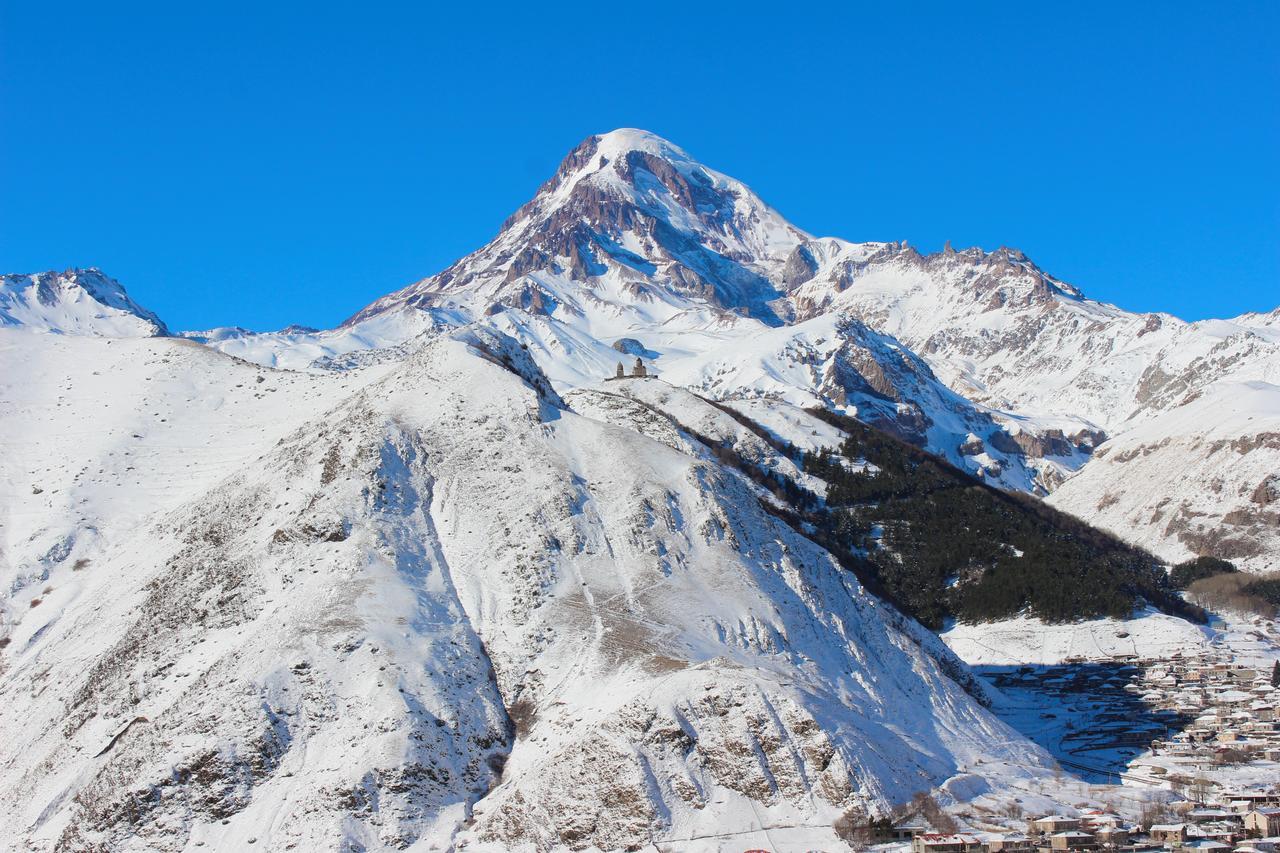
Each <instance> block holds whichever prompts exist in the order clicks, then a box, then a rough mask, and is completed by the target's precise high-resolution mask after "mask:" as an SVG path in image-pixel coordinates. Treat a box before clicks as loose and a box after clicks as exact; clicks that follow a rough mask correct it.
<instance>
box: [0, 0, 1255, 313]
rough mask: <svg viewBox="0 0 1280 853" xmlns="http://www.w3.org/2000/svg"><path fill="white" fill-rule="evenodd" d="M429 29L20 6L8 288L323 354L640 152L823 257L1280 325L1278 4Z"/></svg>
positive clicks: (577, 9)
mask: <svg viewBox="0 0 1280 853" xmlns="http://www.w3.org/2000/svg"><path fill="white" fill-rule="evenodd" d="M427 6H428V4H420V3H415V4H404V5H403V6H396V5H393V4H381V3H367V4H343V5H327V4H325V3H308V4H301V3H298V4H291V3H253V4H248V3H246V4H236V3H217V4H159V3H155V4H138V3H130V2H113V3H110V4H107V3H101V4H75V3H57V2H45V3H35V2H9V3H4V4H0V117H2V118H3V127H4V130H3V133H0V199H3V201H2V202H0V269H2V270H3V271H12V272H30V271H35V270H41V269H50V268H59V269H60V268H65V267H68V266H91V265H92V266H99V267H102V268H103V269H104V270H106V271H107V272H108V273H110V274H111V275H114V276H115V277H116V278H118V279H120V280H121V281H122V282H123V283H124V284H125V286H126V287H127V288H128V289H129V291H130V292H131V293H132V294H133V295H134V296H135V298H137V299H138V300H139V301H141V302H143V303H144V304H146V305H147V306H149V307H151V308H153V309H154V310H156V311H158V312H159V313H160V314H161V316H163V317H164V318H165V319H166V320H167V321H168V322H169V324H170V325H171V326H173V327H175V328H204V327H210V326H215V325H230V324H239V325H244V326H247V327H249V328H257V329H267V328H278V327H280V326H283V325H285V324H288V323H293V322H298V323H305V324H309V325H314V326H330V325H333V324H335V323H337V322H339V321H341V320H342V319H344V318H345V317H347V316H348V315H350V314H351V313H353V312H354V311H356V310H357V309H358V308H360V307H362V306H363V305H364V304H365V303H367V302H369V301H370V300H372V299H374V298H375V297H377V296H379V295H381V294H383V293H385V292H387V291H390V290H393V289H395V288H398V287H400V286H402V285H404V284H407V283H409V282H411V281H413V280H416V279H418V278H422V277H424V276H426V275H428V274H430V273H433V272H436V271H438V270H439V269H441V268H443V267H444V266H446V265H447V264H448V263H449V262H450V261H452V260H453V259H455V258H457V257H459V256H461V255H464V254H466V253H468V252H470V251H472V250H473V249H475V248H477V247H479V246H480V245H482V244H483V243H484V242H486V241H487V240H488V239H490V238H491V237H492V236H493V235H494V234H495V233H496V231H497V228H498V226H499V224H500V223H501V222H502V220H503V219H504V218H506V216H507V215H508V214H509V213H510V212H511V211H512V210H514V209H515V208H516V207H517V206H518V205H519V204H521V203H522V202H523V201H525V200H526V199H527V198H528V197H529V196H531V195H532V193H533V192H534V190H535V189H536V187H537V186H538V185H539V184H540V183H541V182H542V181H543V180H544V179H545V178H546V177H548V176H549V175H550V174H551V172H552V171H553V170H554V168H555V166H556V165H557V163H558V162H559V160H560V159H561V158H562V157H563V156H564V154H565V153H567V152H568V150H569V149H570V148H571V147H573V145H574V144H576V143H577V142H578V141H579V140H581V139H582V138H583V137H585V136H587V135H589V134H591V133H596V132H603V131H606V130H610V129H612V128H615V127H622V126H632V127H642V128H646V129H648V130H652V131H654V132H656V133H659V134H661V135H663V136H665V137H667V138H669V139H671V140H672V141H674V142H676V143H678V144H680V145H681V146H683V147H684V148H685V149H687V150H688V151H689V152H690V153H691V154H693V155H694V156H695V157H697V158H698V159H700V160H702V161H703V162H704V163H706V164H707V165H709V166H711V167H713V168H716V169H719V170H720V171H723V172H727V173H728V174H731V175H733V176H735V177H737V178H739V179H741V180H743V181H745V182H746V183H748V184H750V185H751V186H752V187H753V188H754V189H755V190H756V191H757V192H758V193H760V195H761V196H763V197H764V198H765V200H766V201H768V202H769V203H771V204H772V205H773V206H774V207H776V208H777V209H778V210H779V211H781V212H782V213H783V215H785V216H786V217H787V218H789V219H790V220H791V221H793V222H794V223H795V224H797V225H798V226H800V227H801V228H804V229H806V230H808V231H810V232H813V233H815V234H819V235H834V236H840V237H845V238H847V239H851V240H898V239H905V240H908V241H910V242H912V243H913V244H915V245H917V246H919V247H921V248H922V249H925V250H937V249H939V248H941V246H942V244H943V242H944V241H945V240H948V239H950V240H951V241H952V243H953V244H954V245H955V246H957V247H963V246H968V245H980V246H983V247H985V248H988V249H993V248H995V247H997V246H999V245H1002V244H1004V245H1010V246H1017V247H1019V248H1021V249H1023V250H1024V251H1026V252H1027V254H1028V255H1029V256H1031V257H1032V258H1033V259H1034V260H1035V261H1036V262H1037V263H1039V264H1040V265H1041V266H1042V267H1044V268H1045V269H1047V270H1049V271H1050V272H1051V273H1053V274H1055V275H1057V276H1059V277H1061V278H1064V279H1066V280H1068V281H1070V282H1072V283H1074V284H1076V285H1078V286H1080V287H1082V288H1083V289H1084V290H1085V292H1086V293H1087V294H1089V295H1091V296H1093V297H1095V298H1099V299H1104V300H1107V301H1111V302H1115V303H1117V304H1119V305H1121V306H1123V307H1126V308H1130V309H1134V310H1167V311H1170V312H1172V313H1175V314H1178V315H1179V316H1183V317H1186V318H1188V319H1197V318H1201V317H1206V316H1225V315H1234V314H1238V313H1240V312H1243V311H1247V310H1269V309H1270V308H1273V307H1275V306H1276V305H1277V304H1280V50H1277V49H1276V44H1277V42H1278V41H1280V3H1276V2H1255V3H1250V2H1233V3H1223V4H1205V3H1194V4H1193V3H1178V2H1166V3H1129V4H1113V3H1097V4H1090V3H1072V4H1060V5H1057V6H1056V7H1054V8H1050V4H1026V3H1017V4H1014V3H1011V4H1007V5H1001V4H951V3H936V4H934V3H910V4H898V3H893V4H889V3H885V4H883V5H880V6H872V5H855V4H845V3H841V4H832V5H830V6H823V5H804V4H791V5H787V6H785V7H781V6H778V5H776V4H762V5H759V6H750V5H747V4H742V3H725V4H702V5H700V6H699V7H698V8H697V9H690V8H688V7H687V4H677V3H670V4H668V3H662V2H646V3H643V4H627V3H615V4H558V5H556V6H555V7H554V8H553V7H551V6H550V5H547V6H545V7H543V5H542V4H519V5H513V6H512V7H511V8H509V9H502V8H500V7H497V6H495V5H493V4H481V3H474V4H460V5H456V6H455V7H454V8H451V9H448V10H443V9H432V8H427ZM962 7H963V8H962ZM1032 7H1036V8H1032ZM1121 7H1123V8H1121Z"/></svg>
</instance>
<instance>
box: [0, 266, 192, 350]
mask: <svg viewBox="0 0 1280 853" xmlns="http://www.w3.org/2000/svg"><path fill="white" fill-rule="evenodd" d="M12 326H20V327H23V328H27V329H34V330H38V331H42V332H50V333H53V334H69V335H97V336H99V337H106V338H136V337H148V336H152V335H165V334H168V332H167V330H166V329H165V326H164V323H162V322H160V318H159V317H157V316H156V315H155V314H152V313H151V312H150V311H148V310H146V309H145V308H143V307H142V306H140V305H138V303H136V302H134V301H133V300H132V299H131V298H130V297H129V295H128V294H127V293H125V291H124V287H123V286H122V285H121V284H120V282H118V281H116V280H115V279H112V278H108V277H107V276H105V275H103V274H102V272H101V271H100V270H97V269H92V268H91V269H85V270H68V271H67V272H63V273H56V272H44V273H37V274H34V275H0V328H4V327H12Z"/></svg>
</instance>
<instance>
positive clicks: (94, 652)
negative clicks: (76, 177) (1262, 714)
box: [0, 327, 1046, 850]
mask: <svg viewBox="0 0 1280 853" xmlns="http://www.w3.org/2000/svg"><path fill="white" fill-rule="evenodd" d="M3 343H5V344H6V345H7V346H8V347H9V349H7V350H5V351H4V353H5V354H4V357H5V360H6V363H7V364H10V365H14V366H16V369H17V370H20V371H21V372H22V374H23V381H14V382H12V384H11V385H9V386H7V387H6V392H5V395H4V396H3V397H2V398H0V399H4V400H5V401H6V403H9V401H10V400H12V401H13V403H12V404H11V405H7V406H6V408H5V409H4V410H3V411H2V412H0V418H2V419H3V424H2V426H3V428H4V429H5V430H6V434H8V433H9V432H10V431H11V430H13V431H17V433H18V434H20V435H21V436H22V441H23V442H24V445H23V448H22V453H21V455H20V458H19V459H16V460H15V459H13V458H8V459H7V464H9V465H11V466H14V468H15V469H17V470H16V473H15V475H14V477H13V478H10V477H8V476H6V477H5V478H4V482H5V483H6V488H8V489H9V490H10V491H9V492H8V493H6V494H5V495H4V496H3V498H4V505H5V506H7V507H10V508H11V509H12V508H15V507H23V502H24V501H25V499H26V498H27V497H28V496H29V492H30V491H31V490H32V487H35V488H40V489H41V490H42V491H41V493H40V494H39V495H36V497H37V498H40V499H45V500H50V501H54V502H56V505H53V506H44V505H43V504H41V503H37V505H36V506H35V507H34V508H33V509H32V510H31V511H26V510H24V511H21V512H16V513H14V512H11V513H10V514H9V515H7V516H6V519H5V527H6V531H5V532H6V538H5V552H4V553H5V556H6V564H5V565H4V567H3V571H4V582H5V585H6V588H8V589H10V590H12V592H11V593H10V595H9V596H8V597H7V598H6V599H5V601H4V610H3V617H2V619H3V621H2V623H0V624H2V625H3V627H2V628H0V632H3V633H2V634H0V636H3V637H4V638H5V639H6V641H7V642H6V643H5V644H4V648H3V649H0V742H3V743H6V744H13V743H18V742H21V743H22V744H23V748H22V749H21V750H18V751H12V750H5V752H4V754H3V757H2V760H0V804H2V805H0V809H2V810H3V812H4V813H5V814H7V815H10V816H11V819H9V820H7V821H5V822H3V826H2V827H0V846H12V847H19V848H22V849H35V850H44V849H55V848H59V849H78V848H81V847H85V846H89V845H91V844H104V845H107V846H108V847H109V848H110V849H118V850H142V849H146V850H170V849H174V850H176V849H183V848H185V847H186V846H188V845H190V844H195V843H204V844H206V845H208V846H209V847H211V848H212V849H244V848H245V847H246V846H248V845H249V844H250V843H254V844H261V845H262V848H261V849H284V848H286V847H289V846H290V845H294V846H295V847H297V848H299V849H329V848H334V847H337V846H340V845H343V844H346V845H356V846H363V847H364V848H365V849H371V850H373V849H392V848H399V847H403V846H405V845H414V844H417V845H418V846H419V847H420V848H421V849H431V848H434V847H440V846H445V845H447V844H448V843H450V841H451V840H452V841H455V842H458V843H460V842H462V841H463V840H466V841H468V842H469V849H494V850H505V849H512V848H514V847H518V846H520V845H530V846H533V847H536V848H538V849H549V848H552V847H556V846H559V845H567V846H571V847H574V848H580V847H583V846H587V845H592V844H594V845H596V846H598V847H600V848H602V849H613V848H617V847H623V846H628V845H641V844H644V843H647V842H648V841H650V840H651V839H672V840H677V839H679V840H682V842H681V843H682V846H683V847H684V849H716V847H718V842H716V841H715V840H714V838H713V836H715V835H716V834H717V833H719V832H722V831H723V830H724V829H725V827H730V826H734V827H742V826H748V825H750V822H751V821H755V822H759V821H767V822H769V823H770V824H772V825H775V826H776V825H785V824H795V825H799V826H802V827H803V826H810V827H814V828H813V829H806V830H803V832H804V833H805V835H804V837H805V838H806V839H811V838H813V837H814V836H813V833H818V835H819V837H826V838H827V839H828V840H829V841H832V840H833V838H832V836H831V835H830V830H829V829H828V827H830V825H831V821H832V820H833V819H834V817H835V816H837V815H838V814H839V813H840V812H841V811H842V810H843V809H845V808H847V807H849V806H851V805H855V804H860V805H869V806H879V807H883V806H885V805H887V804H888V803H890V802H895V801H900V800H902V799H905V798H907V797H909V796H910V795H911V794H912V793H913V792H914V791H916V790H919V789H922V788H927V787H930V786H932V785H935V784H938V783H941V782H944V781H945V780H946V779H947V778H949V777H951V776H954V775H956V774H958V773H960V772H962V771H967V772H971V773H977V774H979V775H982V774H989V775H990V777H991V781H992V784H996V783H997V782H999V780H1001V779H1007V778H1019V777H1020V776H1026V775H1028V774H1030V775H1035V774H1037V773H1041V772H1042V771H1039V770H1037V769H1036V768H1037V767H1038V766H1039V767H1043V766H1044V765H1045V763H1046V758H1045V756H1044V754H1043V753H1042V752H1040V751H1039V750H1038V749H1037V748H1035V747H1034V746H1032V745H1031V744H1029V743H1028V742H1026V741H1025V740H1023V739H1021V738H1020V737H1019V736H1017V735H1016V734H1015V733H1014V732H1012V731H1011V730H1010V729H1008V728H1007V727H1005V726H1004V725H1003V724H1002V723H1000V722H999V721H998V720H996V719H995V718H994V717H992V716H991V715H990V714H989V713H988V712H987V711H986V710H985V709H983V707H982V706H981V705H980V704H978V703H977V702H976V701H975V699H974V697H973V695H971V694H970V693H969V692H966V690H965V689H963V688H962V687H961V686H960V685H958V684H957V683H956V681H954V680H953V677H959V678H961V679H963V680H966V681H967V680H968V676H967V674H966V673H965V670H964V668H963V665H961V664H959V662H958V661H957V660H956V659H955V658H954V657H952V656H951V654H950V653H949V652H948V651H947V650H946V648H945V646H943V645H942V644H941V643H940V641H938V640H937V638H936V637H933V636H932V635H930V634H929V633H928V632H926V631H924V630H922V629H921V628H920V627H919V626H918V625H915V624H914V623H910V622H908V621H906V620H904V619H903V618H902V617H901V616H899V615H898V614H897V613H896V612H895V611H892V610H890V609H889V608H887V607H885V606H884V605H883V604H881V603H880V602H879V601H878V600H877V599H875V598H874V597H873V596H871V595H869V594H868V593H867V592H866V591H865V590H863V589H861V588H860V587H859V586H858V584H857V583H856V581H855V580H854V579H853V578H852V577H851V576H850V575H848V574H847V573H845V572H843V571H842V570H840V569H839V567H838V566H837V565H836V564H835V562H834V560H833V559H832V558H831V557H830V556H829V555H827V554H826V553H825V552H823V551H822V550H821V549H819V548H818V547H817V546H815V545H814V544H813V543H811V542H810V541H809V540H807V539H805V538H803V537H801V536H799V535H797V534H796V533H795V532H793V531H792V530H791V529H790V528H788V527H787V526H785V525H784V524H782V523H781V522H780V521H778V520H777V519H776V518H774V517H773V516H772V515H770V514H768V513H767V512H765V511H764V510H763V509H762V507H761V504H760V502H759V500H758V498H757V496H756V494H755V493H754V492H753V490H752V487H751V486H750V485H749V484H748V483H747V482H746V481H744V480H743V479H741V478H740V477H739V476H738V475H737V474H735V473H733V472H731V471H729V470H727V469H724V468H721V467H720V466H719V465H717V464H716V463H715V462H714V461H712V460H711V459H710V458H708V456H707V454H706V453H705V448H701V447H700V445H698V444H697V442H696V441H694V440H692V439H691V438H690V436H689V435H688V434H683V435H682V434H681V433H680V431H679V429H678V428H677V427H675V426H674V424H676V423H689V424H691V425H695V426H696V428H697V429H698V430H699V431H700V432H701V431H702V430H708V431H716V430H719V431H722V432H723V434H724V435H730V434H733V435H736V436H737V437H736V439H735V440H737V441H739V442H740V443H741V444H742V446H743V447H744V448H746V447H747V446H748V444H750V442H751V441H753V440H754V441H756V442H757V443H758V445H759V446H758V448H757V449H758V450H759V452H760V453H762V454H767V453H769V452H770V451H769V450H768V449H767V445H763V443H760V442H759V440H758V439H756V438H754V436H753V435H751V434H750V431H748V430H744V428H743V427H742V426H741V425H740V424H738V423H737V422H736V421H735V420H734V419H732V418H729V417H727V416H726V415H725V414H724V413H723V412H721V411H720V410H718V409H715V408H714V407H711V406H709V405H708V404H706V403H705V402H702V401H700V400H698V399H697V398H696V397H693V396H692V395H689V394H687V393H686V392H683V391H680V390H679V389H675V388H671V387H670V386H667V385H665V384H664V383H662V382H661V380H656V379H649V380H625V381H624V382H623V383H617V385H618V386H619V387H618V388H616V389H615V388H612V387H609V388H608V390H607V393H608V394H613V393H614V391H615V390H621V386H625V385H630V386H633V387H630V388H628V389H627V391H626V393H625V394H624V396H626V397H628V398H629V399H631V400H634V401H635V403H636V405H637V406H639V407H641V408H633V409H631V410H623V411H620V412H615V413H614V414H613V415H612V416H610V417H608V418H605V420H601V419H598V418H596V417H591V416H588V415H587V414H582V413H578V412H575V411H572V410H571V409H570V408H568V407H567V404H566V403H565V401H563V400H562V399H561V398H560V397H559V395H557V394H556V392H555V391H553V390H552V388H551V386H550V384H549V383H548V382H547V380H546V379H545V377H544V376H543V375H542V374H541V372H540V371H539V370H538V368H537V367H536V365H535V364H534V363H533V361H532V360H531V359H530V358H529V356H528V354H527V352H526V351H525V350H523V349H522V348H521V347H520V346H519V345H518V344H517V343H516V342H514V341H513V340H511V339H509V338H506V337H502V336H499V335H497V334H495V333H493V332H492V331H490V330H488V329H486V328H484V327H468V328H464V329H462V330H460V331H458V332H455V333H452V334H448V335H445V336H441V337H436V338H434V339H432V340H430V341H429V342H426V343H425V344H424V345H423V346H422V347H419V348H415V350H414V352H412V353H411V354H409V355H408V356H407V357H406V358H405V359H403V360H401V361H399V362H391V363H384V364H380V365H377V366H375V367H370V368H363V369H353V370H349V371H344V372H322V373H316V374H298V373H287V372H280V371H271V370H263V369H261V368H259V367H257V366H254V365H250V364H247V363H245V362H242V361H237V360H232V359H229V358H226V357H225V356H223V355H220V354H218V353H216V352H213V351H211V350H209V349H207V348H202V347H199V346H196V345H194V344H192V343H189V342H186V341H183V340H175V339H155V340H130V341H118V340H117V341H105V340H100V339H94V338H70V337H49V336H41V335H38V334H34V333H30V332H26V331H11V332H8V333H6V337H5V338H4V339H3ZM95 370H96V371H97V372H98V375H97V376H95V375H94V372H95ZM54 376H61V377H64V379H63V381H65V382H66V384H67V386H70V387H71V388H73V389H76V390H77V391H79V390H80V389H91V388H94V386H95V384H100V385H102V386H104V388H103V391H102V394H103V398H102V399H94V398H93V397H91V396H90V397H87V398H84V399H81V396H80V395H79V394H78V393H77V394H72V395H66V394H65V392H64V389H65V387H66V386H61V385H59V384H58V383H56V382H53V381H52V377H54ZM259 377H261V380H262V381H258V380H259ZM605 385H606V386H613V385H614V383H606V384H605ZM602 393H606V392H605V391H603V390H602V391H587V390H584V391H582V392H579V393H578V394H577V395H576V396H578V397H581V396H582V395H588V394H596V395H600V394H602ZM584 399H585V398H584ZM108 404H118V406H119V409H118V411H117V412H116V414H115V415H114V416H112V415H111V414H110V413H111V411H112V410H113V409H115V408H116V406H115V405H108ZM588 408H589V407H586V406H584V412H585V411H586V410H587V409H588ZM597 408H598V407H597ZM100 411H102V412H105V413H106V414H107V416H108V418H107V420H103V421H100V422H99V423H96V424H94V428H93V429H86V428H85V426H84V424H85V422H86V417H85V415H86V413H89V412H93V413H97V412H100ZM627 411H631V412H632V415H628V414H627ZM640 411H644V412H648V413H650V414H649V415H646V416H645V417H644V420H645V421H648V420H650V419H651V418H658V419H661V418H666V419H667V423H668V425H669V427H670V428H671V430H672V432H670V433H668V434H667V437H668V438H671V440H670V441H662V440H655V437H653V435H651V433H653V432H654V430H655V429H657V427H656V426H655V425H654V424H648V425H645V424H642V423H637V422H634V421H632V420H629V419H630V418H631V417H632V416H633V415H634V413H635V412H640ZM793 417H800V416H798V415H797V416H793ZM606 421H607V422H606ZM235 423H242V424H245V425H248V424H252V425H253V426H254V427H256V428H257V430H258V434H254V432H253V430H252V429H250V428H249V427H248V426H245V428H244V431H242V432H238V433H237V432H234V431H233V430H234V424H235ZM35 424H44V425H46V426H47V428H45V429H37V428H35V427H34V425H35ZM264 424H269V425H270V426H269V428H268V429H265V430H264V429H262V426H263V425H264ZM228 432H230V434H229V435H226V434H225V433H228ZM135 435H136V436H138V437H136V438H135V437H134V436H135ZM672 436H674V438H672ZM15 462H16V463H17V464H16V465H15ZM11 482H12V483H13V485H12V486H10V485H9V484H10V483H11ZM46 496H47V497H46ZM122 510H123V511H122ZM88 528H93V529H94V531H95V532H94V533H92V534H89V533H88V532H86V531H87V530H88ZM68 533H74V534H75V535H74V537H73V541H71V543H70V545H69V546H68V547H67V548H65V549H64V548H53V549H46V548H45V545H46V544H47V543H49V542H51V541H55V540H58V539H59V538H60V537H65V536H66V535H67V534H68ZM33 602H36V603H34V604H33ZM969 689H970V690H973V691H975V692H976V693H977V694H978V695H981V692H982V691H981V688H979V687H977V686H976V685H974V684H972V683H971V684H970V686H969ZM979 762H981V763H979ZM797 831H801V830H797ZM822 833H826V836H823V835H822ZM773 835H774V837H775V839H776V838H777V837H778V834H777V832H776V831H774V832H773ZM708 836H712V837H710V838H708ZM783 838H785V833H784V834H783ZM693 839H701V840H693ZM806 843H807V842H806Z"/></svg>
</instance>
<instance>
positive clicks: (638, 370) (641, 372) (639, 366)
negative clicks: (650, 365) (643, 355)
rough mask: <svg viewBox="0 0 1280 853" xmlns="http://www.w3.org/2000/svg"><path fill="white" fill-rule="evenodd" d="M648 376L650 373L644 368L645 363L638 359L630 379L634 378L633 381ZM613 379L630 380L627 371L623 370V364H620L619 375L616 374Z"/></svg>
mask: <svg viewBox="0 0 1280 853" xmlns="http://www.w3.org/2000/svg"><path fill="white" fill-rule="evenodd" d="M648 375H649V371H648V369H647V368H646V367H645V366H644V362H643V361H641V360H640V359H639V358H637V359H636V363H635V364H634V365H632V367H631V377H630V378H632V379H643V378H644V377H646V376H648ZM612 378H613V379H626V378H628V377H627V374H626V371H625V370H623V368H622V362H618V372H617V373H615V374H614V375H613V377H612Z"/></svg>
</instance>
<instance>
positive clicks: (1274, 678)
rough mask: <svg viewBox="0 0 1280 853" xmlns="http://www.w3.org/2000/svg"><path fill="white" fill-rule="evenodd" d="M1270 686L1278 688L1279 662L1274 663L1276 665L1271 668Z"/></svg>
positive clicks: (1279, 676) (1279, 685)
mask: <svg viewBox="0 0 1280 853" xmlns="http://www.w3.org/2000/svg"><path fill="white" fill-rule="evenodd" d="M1271 686H1272V687H1280V660H1278V661H1276V665H1275V666H1273V667H1271Z"/></svg>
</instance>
